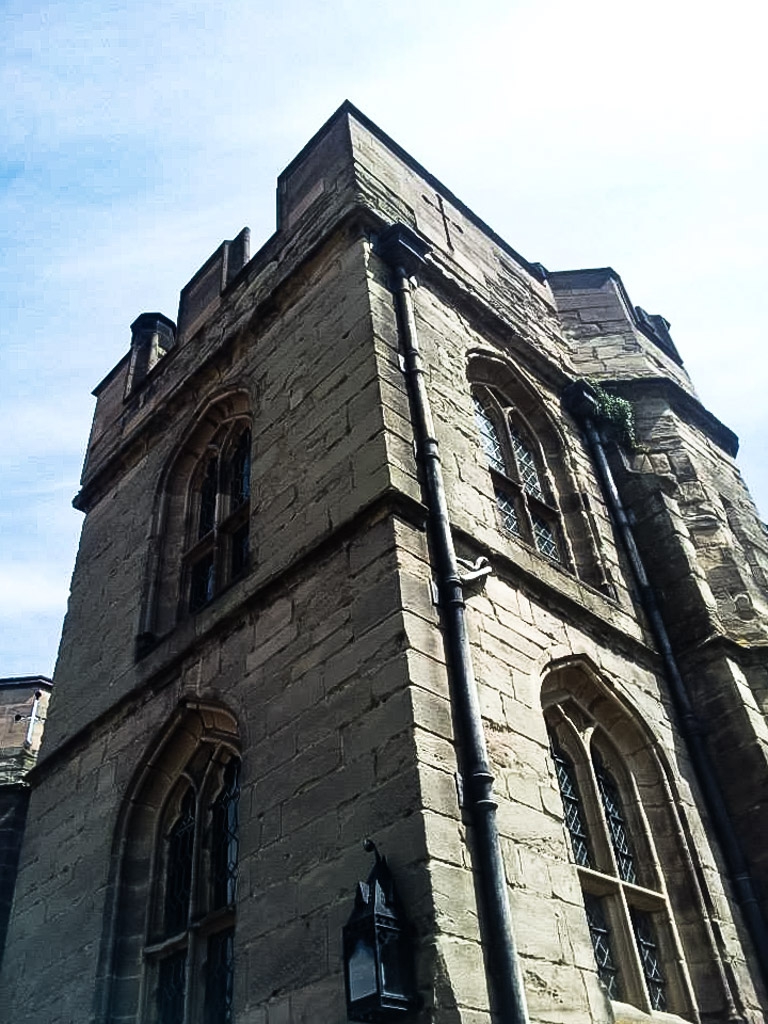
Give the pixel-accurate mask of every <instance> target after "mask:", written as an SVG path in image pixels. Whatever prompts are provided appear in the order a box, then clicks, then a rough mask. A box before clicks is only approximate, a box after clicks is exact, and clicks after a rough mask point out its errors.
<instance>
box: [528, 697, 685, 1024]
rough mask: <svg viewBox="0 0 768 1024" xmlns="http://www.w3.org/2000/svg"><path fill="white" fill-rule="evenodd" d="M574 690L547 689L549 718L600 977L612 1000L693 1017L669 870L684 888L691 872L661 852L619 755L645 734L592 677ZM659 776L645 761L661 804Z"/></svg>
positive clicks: (647, 781) (646, 776)
mask: <svg viewBox="0 0 768 1024" xmlns="http://www.w3.org/2000/svg"><path fill="white" fill-rule="evenodd" d="M560 683H562V677H561V679H560ZM574 689H576V690H577V691H578V692H577V693H574V692H571V693H568V692H567V691H566V690H565V689H564V688H563V687H562V685H559V686H555V685H554V683H551V684H550V685H549V687H547V686H546V685H545V693H544V705H545V718H546V721H547V731H548V736H549V743H550V754H551V760H552V765H553V768H554V777H555V780H556V783H557V788H558V791H559V794H560V799H561V803H562V808H563V823H564V827H565V831H566V833H567V835H568V840H569V847H570V853H571V855H572V858H573V862H574V865H575V870H576V872H577V873H578V877H579V882H580V886H581V890H582V897H583V901H584V910H585V916H586V923H587V927H588V931H589V936H590V939H591V942H592V948H593V953H594V958H595V965H596V970H597V973H598V976H599V978H600V980H601V981H602V983H603V985H604V986H605V989H606V992H607V994H608V995H609V997H610V998H611V999H613V1000H617V1001H620V1002H626V1003H631V1004H633V1005H634V1006H637V1007H639V1008H640V1009H642V1010H645V1011H646V1012H650V1011H656V1010H658V1011H667V1012H670V1013H677V1014H680V1015H682V1016H683V1017H684V1018H686V1017H687V1016H688V1015H690V1014H691V1012H692V1008H693V1006H694V1005H695V1002H694V998H693V993H692V990H691V987H690V977H689V975H688V971H687V968H686V961H685V958H684V957H683V953H682V949H681V947H680V943H679V938H678V932H677V927H676V925H675V920H674V916H673V912H672V907H671V905H670V897H669V893H668V891H667V881H666V878H667V871H671V872H672V873H673V875H674V876H675V878H676V879H677V882H678V884H679V879H680V877H681V875H682V874H683V871H682V869H681V866H680V863H679V858H678V857H677V855H676V852H675V851H674V850H671V849H670V847H669V845H667V846H666V848H665V850H664V851H663V853H662V854H661V855H660V853H659V850H658V849H657V846H658V845H659V839H661V840H663V841H666V837H664V836H661V837H658V836H657V835H655V834H654V832H653V830H652V829H651V827H650V824H649V819H648V816H647V814H646V811H645V808H644V806H643V802H642V801H641V800H640V796H639V794H640V787H639V786H638V783H637V780H636V779H635V775H634V771H633V768H632V766H631V764H630V761H629V759H628V758H626V757H624V756H622V753H621V752H620V746H619V744H620V743H621V739H622V738H624V739H631V742H629V744H628V749H630V750H632V751H633V753H634V752H635V751H636V750H637V749H638V746H639V742H638V736H637V733H636V732H634V731H633V727H632V726H631V723H628V722H626V721H622V719H621V717H620V714H619V713H618V712H617V709H616V707H615V706H613V707H610V706H609V701H608V699H607V698H602V697H599V696H598V694H597V691H596V690H595V688H594V687H590V685H589V683H588V682H587V681H586V677H584V678H582V679H581V680H580V681H579V683H578V686H577V687H575V688H574ZM550 695H551V696H550ZM609 723H610V724H609ZM609 729H610V734H609ZM654 774H655V769H654V768H653V762H652V760H651V759H650V757H647V758H646V761H645V764H644V767H643V785H642V792H643V794H644V795H645V797H646V799H652V800H654V802H657V801H658V797H659V791H660V790H661V785H660V779H658V778H657V779H656V782H657V783H658V785H657V786H656V787H654V785H653V784H652V780H653V776H654ZM665 857H666V859H667V861H671V863H666V864H665Z"/></svg>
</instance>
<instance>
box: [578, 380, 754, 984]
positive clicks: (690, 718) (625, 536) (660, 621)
mask: <svg viewBox="0 0 768 1024" xmlns="http://www.w3.org/2000/svg"><path fill="white" fill-rule="evenodd" d="M563 403H564V405H565V407H566V408H567V409H568V410H569V411H570V412H571V413H573V415H574V416H576V418H577V419H578V420H579V422H580V423H581V426H582V429H583V431H584V434H585V436H586V439H587V443H588V446H589V449H590V452H591V454H592V458H593V460H594V463H595V465H596V467H597V471H598V476H599V477H600V481H601V483H602V486H603V492H604V494H605V497H606V500H607V501H608V506H609V508H610V510H611V515H612V517H613V521H614V523H615V524H616V527H617V529H618V531H619V534H620V535H621V539H622V543H623V545H624V549H625V551H626V553H627V557H628V559H629V563H630V565H631V567H632V573H633V575H634V578H635V583H636V585H637V589H638V591H639V594H640V601H641V603H642V606H643V610H644V611H645V614H646V616H647V618H648V622H649V624H650V627H651V631H652V632H653V635H654V639H655V641H656V646H657V648H658V650H659V653H660V654H661V657H662V660H663V663H664V668H665V675H666V679H667V684H668V687H669V693H670V696H671V698H672V703H673V705H674V707H675V711H676V714H677V719H678V726H679V729H680V732H681V734H682V737H683V740H684V741H685V744H686V747H687V749H688V752H689V754H690V756H691V763H692V765H693V769H694V772H695V774H696V778H697V781H698V783H699V786H700V787H701V792H702V795H703V797H704V802H705V804H706V808H707V811H708V813H709V816H710V818H711V820H712V823H713V825H714V828H715V834H716V837H717V841H718V844H719V846H720V849H721V850H722V853H723V857H724V859H725V863H726V867H727V870H728V874H729V877H730V880H731V884H732V886H733V890H734V894H735V896H736V900H737V902H738V904H739V906H740V907H741V912H742V914H743V917H744V921H745V924H746V926H747V929H748V931H749V934H750V938H751V939H752V942H753V945H754V949H755V953H756V955H757V961H758V964H759V967H760V973H761V975H762V978H763V982H764V984H765V986H766V988H768V926H766V921H765V917H764V916H763V912H762V908H761V906H760V903H759V901H758V899H757V894H756V891H755V885H754V882H753V880H752V876H751V874H750V871H749V865H748V864H747V859H746V857H745V855H744V851H743V849H742V847H741V843H740V842H739V839H738V837H737V835H736V833H735V831H734V828H733V823H732V821H731V818H730V815H729V813H728V808H727V805H726V802H725V798H724V797H723V793H722V790H721V789H720V783H719V782H718V780H717V776H716V774H715V770H714V767H713V765H712V759H711V757H710V754H709V750H708V749H707V746H706V740H705V737H704V730H703V727H702V724H701V719H700V718H699V716H698V715H697V714H696V711H695V709H694V707H693V704H692V703H691V698H690V695H689V693H688V688H687V687H686V685H685V681H684V680H683V677H682V674H681V672H680V668H679V665H678V663H677V658H676V657H675V654H674V651H673V649H672V643H671V641H670V638H669V633H668V632H667V627H666V624H665V622H664V618H663V616H662V614H661V610H660V608H659V604H658V602H657V600H656V594H655V592H654V590H653V587H652V586H651V584H650V582H649V580H648V574H647V573H646V571H645V565H644V564H643V560H642V558H641V556H640V552H639V550H638V547H637V544H636V542H635V536H634V533H633V530H632V525H631V523H630V521H629V518H628V516H627V513H626V510H625V508H624V503H623V502H622V500H621V495H620V494H619V490H618V487H617V486H616V481H615V479H614V476H613V472H612V470H611V467H610V465H609V463H608V457H607V455H606V452H605V445H604V444H603V439H602V437H601V435H600V431H599V429H598V428H597V425H596V423H595V419H594V416H595V411H596V403H595V399H594V396H593V395H592V394H591V392H590V389H589V386H588V385H584V384H583V383H582V382H580V381H579V382H576V383H575V384H572V385H571V386H570V387H569V388H568V389H567V390H566V392H565V394H564V395H563Z"/></svg>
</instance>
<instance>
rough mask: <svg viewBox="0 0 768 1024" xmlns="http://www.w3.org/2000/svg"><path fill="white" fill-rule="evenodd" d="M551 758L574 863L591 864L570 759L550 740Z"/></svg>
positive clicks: (585, 866) (584, 865) (588, 865)
mask: <svg viewBox="0 0 768 1024" xmlns="http://www.w3.org/2000/svg"><path fill="white" fill-rule="evenodd" d="M551 750H552V760H553V761H554V762H555V772H556V774H557V784H558V786H559V787H560V796H561V798H562V801H563V814H564V815H565V824H566V828H567V829H568V834H569V835H570V837H571V846H572V847H573V856H574V857H575V858H576V863H577V864H580V865H581V866H582V867H584V868H589V867H591V866H592V863H591V858H590V855H589V837H588V836H587V830H586V828H585V827H584V818H583V810H582V806H581V799H580V797H579V791H578V789H577V788H576V776H575V773H574V770H573V764H572V762H571V759H570V758H569V757H568V756H567V755H566V754H564V753H563V752H562V750H560V748H559V747H558V746H557V745H556V744H555V741H554V739H553V740H552V746H551Z"/></svg>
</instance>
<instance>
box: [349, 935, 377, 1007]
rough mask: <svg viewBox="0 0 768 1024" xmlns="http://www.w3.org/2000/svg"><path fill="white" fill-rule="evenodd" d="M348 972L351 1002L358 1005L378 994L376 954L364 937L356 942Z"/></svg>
mask: <svg viewBox="0 0 768 1024" xmlns="http://www.w3.org/2000/svg"><path fill="white" fill-rule="evenodd" d="M347 972H348V978H349V998H350V1001H351V1002H353V1003H356V1002H358V1001H359V1000H360V999H365V998H366V997H367V996H372V995H375V994H376V992H377V984H376V954H375V952H374V950H373V947H372V946H371V944H370V943H369V942H366V940H365V939H363V938H362V937H358V938H357V939H356V940H355V947H354V949H353V950H352V955H351V956H350V958H349V961H348V966H347Z"/></svg>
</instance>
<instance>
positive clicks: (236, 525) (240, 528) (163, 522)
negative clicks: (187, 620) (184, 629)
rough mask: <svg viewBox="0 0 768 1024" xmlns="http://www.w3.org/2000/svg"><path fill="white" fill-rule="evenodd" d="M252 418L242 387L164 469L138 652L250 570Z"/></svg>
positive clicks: (221, 401)
mask: <svg viewBox="0 0 768 1024" xmlns="http://www.w3.org/2000/svg"><path fill="white" fill-rule="evenodd" d="M251 445H252V437H251V418H250V414H249V400H248V396H247V394H245V393H244V392H241V391H235V392H232V393H229V394H227V395H224V396H222V397H219V398H217V399H216V400H215V401H213V402H211V403H210V404H209V405H208V406H206V407H205V408H204V409H203V410H202V411H201V412H198V413H197V414H196V415H195V417H194V420H193V422H192V423H191V425H190V429H189V431H188V433H187V434H186V436H185V438H184V439H183V440H182V441H181V443H179V444H178V446H177V447H175V449H174V451H173V453H172V455H171V457H170V458H169V460H168V463H167V464H166V467H165V470H164V472H163V474H162V477H161V480H160V483H159V487H158V492H157V498H156V502H155V514H154V518H153V525H152V536H151V538H150V547H149V558H148V560H147V569H146V585H145V591H144V605H143V609H142V615H141V620H140V626H139V630H138V637H137V649H136V650H137V657H142V656H143V655H144V654H145V653H146V652H147V651H148V650H150V649H151V648H152V646H153V645H154V643H155V642H156V641H157V640H158V639H159V638H160V637H162V636H164V635H165V634H166V633H168V632H169V631H170V630H171V629H173V628H174V626H175V625H176V624H177V622H178V621H179V619H181V618H183V617H185V616H186V615H189V614H194V613H196V612H197V611H199V610H200V609H202V608H203V607H205V606H206V605H207V604H208V603H209V602H210V601H212V600H213V599H214V598H215V597H216V595H217V594H219V593H221V592H222V591H223V590H225V589H226V588H227V587H228V586H229V585H230V584H231V583H233V582H234V581H235V580H237V579H239V578H241V577H242V576H243V575H245V573H247V572H248V570H249V568H250V567H251V565H252V563H253V559H254V550H253V536H252V535H251V530H250V512H251V500H250V497H251Z"/></svg>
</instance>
